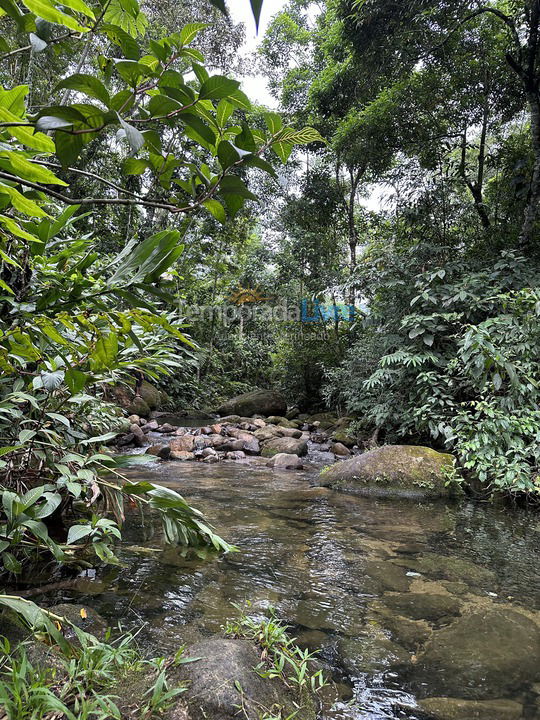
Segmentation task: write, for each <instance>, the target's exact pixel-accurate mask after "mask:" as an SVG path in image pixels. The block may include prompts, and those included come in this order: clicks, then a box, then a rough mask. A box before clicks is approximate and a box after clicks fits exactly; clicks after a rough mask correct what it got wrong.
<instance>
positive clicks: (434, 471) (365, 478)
mask: <svg viewBox="0 0 540 720" xmlns="http://www.w3.org/2000/svg"><path fill="white" fill-rule="evenodd" d="M452 464H453V458H452V456H451V455H447V454H443V453H439V452H437V451H436V450H432V449H430V448H425V447H415V446H412V445H385V446H383V447H380V448H377V449H376V450H371V451H370V452H367V453H363V454H362V455H358V456H356V457H354V458H351V459H350V460H345V461H344V462H342V463H338V464H336V465H333V466H332V467H330V468H329V469H327V470H325V471H323V472H322V473H321V475H320V476H319V478H318V484H319V485H322V486H323V487H332V488H336V489H343V490H346V491H348V492H353V493H356V494H358V495H366V496H374V497H403V498H411V499H423V498H438V497H448V496H450V495H451V491H450V489H449V488H448V487H447V486H446V475H445V471H446V470H447V469H448V468H451V467H452Z"/></svg>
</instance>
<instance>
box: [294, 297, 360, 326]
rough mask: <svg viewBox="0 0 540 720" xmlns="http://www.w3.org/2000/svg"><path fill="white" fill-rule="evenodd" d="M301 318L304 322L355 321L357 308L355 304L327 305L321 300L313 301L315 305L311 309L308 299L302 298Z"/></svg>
mask: <svg viewBox="0 0 540 720" xmlns="http://www.w3.org/2000/svg"><path fill="white" fill-rule="evenodd" d="M301 308H302V315H301V320H302V322H304V323H320V322H329V321H333V322H339V321H340V320H343V321H344V322H353V321H354V318H355V313H356V308H355V307H354V305H343V304H341V303H340V304H337V303H332V304H331V305H327V304H325V303H321V302H320V301H319V300H314V301H313V307H312V308H311V309H310V308H309V304H308V301H307V300H306V299H304V300H302V304H301Z"/></svg>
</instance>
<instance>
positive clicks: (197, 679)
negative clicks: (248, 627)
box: [179, 638, 316, 720]
mask: <svg viewBox="0 0 540 720" xmlns="http://www.w3.org/2000/svg"><path fill="white" fill-rule="evenodd" d="M189 655H190V657H193V658H200V659H199V660H197V662H192V663H187V664H184V665H181V666H180V669H179V680H180V681H181V682H182V684H183V685H185V686H187V690H186V692H185V694H184V695H182V699H184V700H186V701H187V704H188V706H189V714H190V717H191V719H192V720H208V719H209V718H211V719H212V720H238V717H239V713H238V710H239V707H241V708H242V718H244V720H259V718H260V717H261V716H262V714H264V713H269V714H272V716H274V717H276V716H280V717H290V716H294V718H295V720H315V717H316V710H315V704H314V702H313V700H312V698H311V697H309V696H307V697H305V698H303V702H299V698H297V697H296V695H295V694H293V692H292V691H291V690H289V688H287V686H286V685H285V684H284V683H282V682H280V681H279V680H278V679H277V678H276V679H263V678H261V677H260V675H258V674H257V673H256V672H255V671H254V669H253V668H255V667H256V666H257V665H258V664H259V663H260V661H261V658H260V652H259V650H258V649H257V648H256V647H255V646H254V644H253V643H251V642H250V641H248V640H228V639H223V638H209V639H206V640H203V641H202V642H199V643H196V644H195V645H193V646H192V647H191V648H190V650H189ZM295 701H296V702H298V705H299V708H298V707H297V706H296V705H295Z"/></svg>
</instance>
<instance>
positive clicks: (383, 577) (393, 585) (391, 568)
mask: <svg viewBox="0 0 540 720" xmlns="http://www.w3.org/2000/svg"><path fill="white" fill-rule="evenodd" d="M363 573H365V574H366V575H367V577H368V578H370V579H371V580H372V581H374V583H375V584H376V589H375V592H376V594H377V595H378V594H379V593H381V592H389V591H390V592H407V591H408V589H409V587H410V584H411V580H412V579H411V578H410V577H407V571H406V570H405V569H404V568H401V567H397V566H396V565H393V564H392V563H391V562H385V561H384V560H368V562H366V564H365V565H364V566H363Z"/></svg>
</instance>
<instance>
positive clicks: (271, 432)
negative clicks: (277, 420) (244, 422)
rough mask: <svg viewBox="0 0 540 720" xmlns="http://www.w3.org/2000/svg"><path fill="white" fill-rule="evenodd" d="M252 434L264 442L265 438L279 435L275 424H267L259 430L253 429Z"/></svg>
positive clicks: (268, 438) (270, 438) (269, 438)
mask: <svg viewBox="0 0 540 720" xmlns="http://www.w3.org/2000/svg"><path fill="white" fill-rule="evenodd" d="M253 434H254V436H255V437H256V438H257V440H258V441H259V442H266V441H267V440H272V439H273V438H276V437H279V431H278V429H277V427H276V425H267V426H266V427H264V428H261V429H260V430H255V432H254V433H253Z"/></svg>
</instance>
